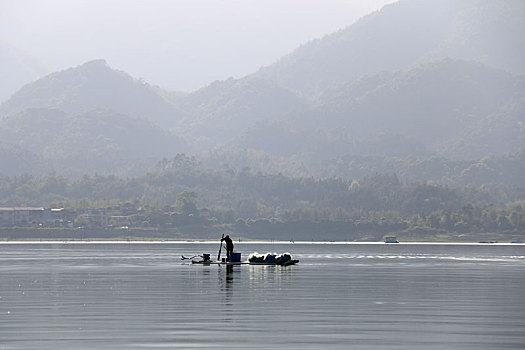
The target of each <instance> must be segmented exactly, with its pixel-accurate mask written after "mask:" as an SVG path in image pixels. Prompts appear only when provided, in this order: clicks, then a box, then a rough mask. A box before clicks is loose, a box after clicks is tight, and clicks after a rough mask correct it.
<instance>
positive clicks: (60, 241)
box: [0, 239, 525, 246]
mask: <svg viewBox="0 0 525 350" xmlns="http://www.w3.org/2000/svg"><path fill="white" fill-rule="evenodd" d="M217 242H218V240H213V239H209V240H199V239H193V240H185V239H180V240H179V239H163V240H160V239H159V240H141V239H135V240H118V239H112V240H67V239H58V240H50V239H47V240H46V239H27V240H2V239H0V245H10V244H12V245H16V244H210V245H216V244H217ZM243 243H244V244H276V245H285V244H286V245H394V246H395V245H486V246H506V245H512V246H521V245H523V246H525V243H513V242H458V241H449V242H443V241H400V242H399V243H385V242H364V241H359V242H354V241H294V242H290V241H275V240H271V241H265V240H242V241H240V242H235V244H238V245H242V244H243Z"/></svg>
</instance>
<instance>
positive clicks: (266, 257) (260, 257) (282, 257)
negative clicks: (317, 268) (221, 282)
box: [182, 253, 299, 266]
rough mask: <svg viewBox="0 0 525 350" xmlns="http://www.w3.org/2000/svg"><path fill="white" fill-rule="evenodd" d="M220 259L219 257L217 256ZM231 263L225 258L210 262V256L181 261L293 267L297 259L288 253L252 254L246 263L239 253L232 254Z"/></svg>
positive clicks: (197, 256) (204, 255) (203, 263)
mask: <svg viewBox="0 0 525 350" xmlns="http://www.w3.org/2000/svg"><path fill="white" fill-rule="evenodd" d="M219 258H220V256H219ZM230 258H231V261H228V259H226V258H222V259H221V260H211V259H210V254H202V255H195V256H192V257H190V258H187V257H185V256H182V260H191V263H192V264H200V265H227V266H231V265H277V266H290V265H295V264H297V263H298V262H299V260H297V259H293V258H292V255H291V254H290V253H283V254H276V253H273V254H272V253H266V254H259V253H252V254H250V257H249V258H248V260H247V261H241V253H232V254H231V257H230Z"/></svg>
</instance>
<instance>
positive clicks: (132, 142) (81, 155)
mask: <svg viewBox="0 0 525 350" xmlns="http://www.w3.org/2000/svg"><path fill="white" fill-rule="evenodd" d="M0 139H2V140H3V142H4V143H5V144H7V145H11V146H10V147H11V148H16V149H18V150H19V151H22V150H23V151H24V152H30V154H35V155H38V156H39V158H40V159H41V160H42V161H44V162H45V163H46V164H47V165H48V166H49V168H51V167H55V168H59V169H62V170H63V171H65V172H67V173H69V174H75V175H81V174H83V173H93V172H98V173H108V172H110V173H120V174H127V173H128V172H129V173H135V174H137V173H140V172H142V171H147V170H148V169H150V168H151V167H153V166H154V164H155V163H156V162H157V161H158V159H160V158H161V157H164V156H168V155H171V154H174V153H175V154H176V153H177V152H180V151H184V150H185V144H184V143H183V142H182V141H181V140H180V139H179V138H178V137H176V136H174V135H173V134H170V133H169V132H167V131H164V130H162V129H160V128H159V127H157V126H155V125H153V124H152V123H150V122H148V121H145V120H142V119H138V118H130V117H128V116H125V115H122V114H118V113H116V112H114V111H110V110H103V109H97V110H91V111H88V112H84V113H80V114H75V115H72V114H68V113H65V112H63V111H61V110H58V109H44V108H30V109H26V110H25V111H23V112H20V113H19V114H16V115H12V116H10V117H8V118H5V119H3V120H1V121H0Z"/></svg>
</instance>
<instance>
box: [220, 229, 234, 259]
mask: <svg viewBox="0 0 525 350" xmlns="http://www.w3.org/2000/svg"><path fill="white" fill-rule="evenodd" d="M222 241H224V242H226V257H227V258H228V261H230V257H231V254H232V253H233V242H232V239H231V238H230V236H228V235H226V237H224V238H221V244H222Z"/></svg>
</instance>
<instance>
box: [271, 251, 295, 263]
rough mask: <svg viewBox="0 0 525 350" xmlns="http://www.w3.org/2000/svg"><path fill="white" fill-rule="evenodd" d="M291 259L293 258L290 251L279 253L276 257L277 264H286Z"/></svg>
mask: <svg viewBox="0 0 525 350" xmlns="http://www.w3.org/2000/svg"><path fill="white" fill-rule="evenodd" d="M290 260H292V255H291V254H290V253H283V254H279V255H277V256H276V257H275V262H276V263H277V264H284V263H286V262H288V261H290Z"/></svg>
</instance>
